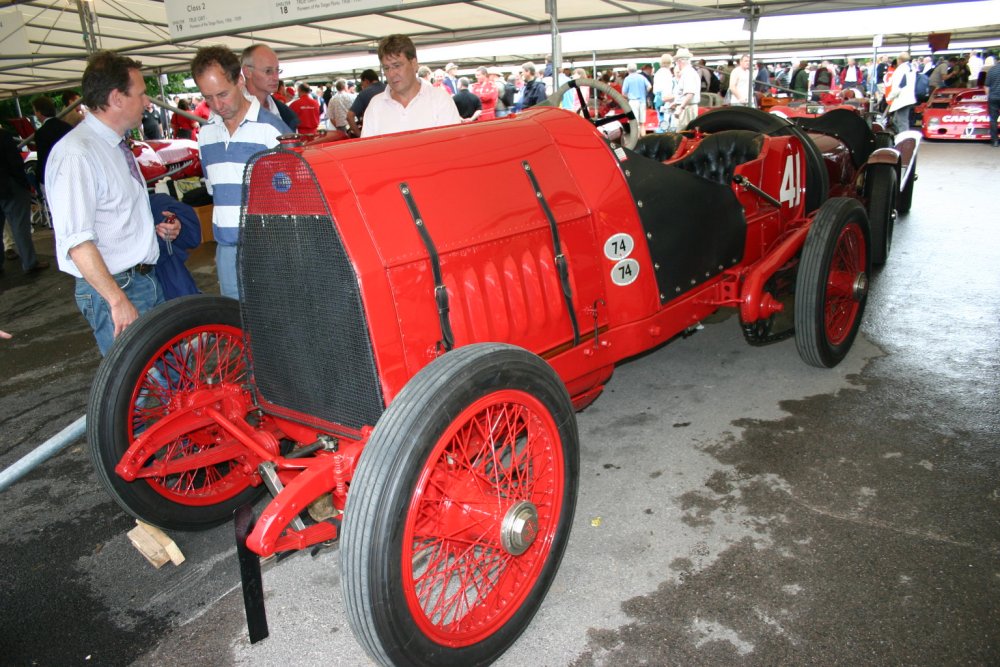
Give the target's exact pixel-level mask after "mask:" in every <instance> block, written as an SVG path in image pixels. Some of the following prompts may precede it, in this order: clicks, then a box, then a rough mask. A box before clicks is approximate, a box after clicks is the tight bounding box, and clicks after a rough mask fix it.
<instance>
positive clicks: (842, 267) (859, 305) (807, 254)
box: [795, 197, 871, 368]
mask: <svg viewBox="0 0 1000 667" xmlns="http://www.w3.org/2000/svg"><path fill="white" fill-rule="evenodd" d="M869 239H870V234H869V230H868V216H867V215H866V214H865V209H864V208H863V207H862V206H861V204H860V203H859V202H858V201H857V200H856V199H852V198H847V197H833V198H831V199H828V200H827V201H826V203H824V204H823V206H821V207H820V210H819V212H818V213H817V214H816V217H815V218H814V219H813V222H812V225H811V227H810V228H809V233H808V234H807V235H806V241H805V245H804V246H803V248H802V260H801V262H800V264H799V275H798V278H797V279H796V286H795V346H796V347H797V348H798V351H799V356H801V357H802V360H803V361H805V362H806V363H807V364H809V365H811V366H818V367H821V368H833V367H834V366H836V365H837V364H839V363H840V362H841V360H843V358H844V357H845V356H847V352H848V351H849V350H850V349H851V345H853V344H854V338H855V337H856V336H857V334H858V329H859V328H860V326H861V317H862V315H863V314H864V312H865V304H866V303H867V301H868V276H869V275H870V274H871V253H870V251H869V247H870V241H869Z"/></svg>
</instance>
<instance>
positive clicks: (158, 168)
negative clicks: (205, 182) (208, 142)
mask: <svg viewBox="0 0 1000 667" xmlns="http://www.w3.org/2000/svg"><path fill="white" fill-rule="evenodd" d="M131 145H132V154H133V155H135V159H136V162H138V163H139V170H140V171H141V172H142V176H143V178H145V179H146V183H147V184H148V185H149V186H150V187H152V186H153V185H154V184H155V183H156V182H157V181H159V180H160V179H163V178H172V179H174V180H179V179H182V178H191V177H197V178H200V177H201V176H202V172H201V154H200V153H199V152H198V142H197V141H193V140H191V139H165V140H159V139H151V140H149V141H132V142H131Z"/></svg>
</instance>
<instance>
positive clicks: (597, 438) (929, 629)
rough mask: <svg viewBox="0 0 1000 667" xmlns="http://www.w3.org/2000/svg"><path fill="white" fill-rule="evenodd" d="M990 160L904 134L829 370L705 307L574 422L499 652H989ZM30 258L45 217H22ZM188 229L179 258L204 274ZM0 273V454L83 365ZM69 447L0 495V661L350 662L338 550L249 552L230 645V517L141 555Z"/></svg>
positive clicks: (234, 576)
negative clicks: (852, 312)
mask: <svg viewBox="0 0 1000 667" xmlns="http://www.w3.org/2000/svg"><path fill="white" fill-rule="evenodd" d="M998 156H1000V152H998V151H997V150H996V149H994V148H991V147H989V146H988V145H985V144H983V145H972V144H962V143H948V142H943V143H942V142H924V144H923V145H922V146H921V150H920V161H919V168H918V173H919V181H918V182H917V184H916V189H915V193H914V199H913V208H912V212H911V213H910V214H909V215H907V216H904V217H901V218H900V220H899V221H898V222H897V225H896V228H895V236H894V241H893V248H892V254H891V256H890V259H889V262H888V264H887V265H886V266H885V268H884V269H882V270H881V271H878V272H876V273H875V274H874V276H873V281H872V290H871V296H870V299H869V303H868V308H867V310H866V313H865V320H864V322H863V325H862V330H861V336H859V338H858V340H857V342H856V343H855V345H854V347H853V349H852V350H851V352H850V353H849V355H848V357H847V358H846V360H845V361H844V362H843V363H841V364H840V365H839V366H837V367H836V368H834V369H832V370H820V369H816V368H811V367H808V366H806V365H805V364H803V363H802V362H801V361H800V360H799V358H798V355H797V354H796V352H795V344H794V342H793V341H791V340H786V341H783V342H779V343H775V344H773V345H770V346H768V347H764V348H757V349H755V348H751V347H749V346H747V345H746V343H745V342H744V340H743V337H742V335H741V333H740V329H739V324H738V321H737V319H736V318H735V317H728V318H727V317H717V318H715V319H713V320H712V321H706V322H704V323H703V325H704V326H703V328H702V329H700V330H698V331H696V332H695V333H694V334H693V335H691V336H689V337H687V338H678V339H675V340H673V341H672V342H670V343H668V344H666V345H664V346H662V347H660V348H659V349H657V350H655V351H652V352H650V353H648V354H645V355H643V356H642V358H640V359H635V360H631V361H628V362H626V363H624V364H622V365H620V366H619V367H618V368H617V370H616V372H615V375H614V377H613V378H612V380H611V381H610V383H609V384H608V387H607V389H606V391H605V393H604V394H603V395H602V396H601V397H600V398H599V399H598V400H597V401H596V402H595V403H594V404H593V405H591V406H590V407H588V408H587V409H586V410H584V411H583V412H581V413H580V414H578V416H577V417H578V421H579V427H580V436H581V437H580V441H581V447H582V450H581V470H580V487H579V500H578V503H577V510H576V517H575V521H574V524H573V528H572V535H571V538H570V541H569V546H568V549H567V551H566V555H565V557H564V559H563V563H562V566H561V568H560V570H559V573H558V575H557V577H556V579H555V583H554V584H553V586H552V588H551V589H550V591H549V593H548V595H547V597H546V598H545V601H544V603H543V604H542V606H541V609H540V611H539V613H538V614H537V616H536V617H535V618H534V620H533V621H532V623H531V624H530V625H529V626H528V628H527V630H526V631H525V633H524V634H523V635H522V636H521V638H520V639H519V640H518V641H517V642H516V643H515V644H514V646H513V647H512V648H511V649H510V650H509V651H508V652H507V653H506V654H505V655H504V656H503V657H502V658H501V659H500V661H499V662H498V663H497V664H500V665H509V666H514V665H518V666H521V665H553V666H554V665H580V666H586V665H615V666H618V665H722V664H741V665H744V664H745V665H775V664H804V663H814V664H873V663H874V664H882V663H903V664H923V665H943V664H996V663H997V662H1000V608H998V606H997V604H996V601H997V600H998V599H1000V519H998V518H1000V462H998V455H997V445H998V440H1000V416H998V412H1000V411H998V405H1000V355H998V353H1000V327H998V324H1000V300H998V299H997V296H996V295H997V293H998V292H1000V274H998V273H997V270H996V267H997V266H998V264H1000V218H998V216H997V214H996V210H995V208H996V207H995V203H994V202H995V198H994V197H992V196H991V193H992V192H993V191H994V189H995V187H996V183H997V182H998V178H1000V160H998V159H997V158H998ZM35 242H36V245H37V246H38V248H39V251H40V254H41V255H42V256H43V257H45V258H46V259H51V258H52V253H53V248H52V239H51V235H50V234H49V233H47V232H44V231H38V232H36V234H35ZM212 255H213V252H212V249H211V248H202V249H201V250H199V251H198V253H196V255H195V257H194V258H193V260H192V268H193V271H194V273H195V275H196V278H197V279H198V281H199V283H200V284H201V285H202V287H203V289H205V290H206V291H212V290H214V289H215V280H214V273H213V269H212V263H211V257H212ZM12 268H15V269H16V267H14V266H13V263H8V270H7V272H6V275H5V276H4V278H3V279H2V282H0V288H2V293H0V313H2V317H3V320H2V322H0V328H3V329H5V330H7V331H10V332H12V333H13V334H14V338H13V339H12V340H10V341H2V342H0V368H2V369H3V373H2V377H0V433H2V438H0V466H2V467H3V468H7V467H8V466H10V465H11V464H12V463H13V462H15V461H16V460H18V459H20V458H21V457H22V456H24V455H25V454H27V453H28V452H29V451H31V450H32V449H33V448H34V447H35V446H37V445H38V444H39V443H40V442H42V441H44V440H45V439H47V438H49V437H50V436H52V435H53V434H55V433H56V432H57V431H59V430H60V429H61V428H63V427H64V426H66V425H67V424H69V423H70V422H72V421H73V420H75V419H76V418H77V417H79V416H80V415H81V414H83V412H84V410H85V407H86V403H87V399H88V392H89V388H90V383H91V381H92V379H93V377H94V373H95V370H96V368H97V365H98V363H99V356H98V353H97V350H96V346H95V345H94V341H93V338H92V335H91V333H90V330H89V327H88V326H87V324H86V322H85V321H84V320H83V318H82V317H81V316H80V314H79V313H78V312H77V310H76V307H75V304H74V302H73V294H72V291H73V281H72V279H71V278H70V277H69V276H67V275H65V274H62V273H58V272H56V271H54V270H52V271H48V272H44V273H41V274H38V275H35V276H33V277H21V276H20V274H19V272H17V271H16V270H11V269H12ZM86 447H87V445H86V444H85V443H84V441H83V440H82V439H81V440H79V441H78V442H76V443H74V444H72V445H71V446H70V447H68V448H67V449H66V450H64V451H63V452H61V453H60V454H58V455H57V456H55V457H54V458H52V459H50V460H49V461H47V462H45V463H44V464H42V465H41V466H39V467H38V468H37V469H35V470H34V471H33V472H32V473H30V474H29V475H27V476H26V477H25V478H23V479H22V480H21V481H19V482H17V483H16V484H15V485H13V486H12V487H11V488H10V489H8V490H7V491H5V492H3V495H2V501H3V512H2V516H0V522H2V529H0V530H2V534H3V536H4V538H3V540H2V541H0V588H2V590H3V597H4V604H3V605H2V606H0V650H2V654H3V656H4V658H3V661H4V663H6V664H11V665H27V664H38V665H75V664H95V665H127V664H138V665H191V664H211V665H276V664H287V663H288V662H289V661H290V660H291V661H293V662H294V664H296V665H364V664H369V663H368V658H367V656H366V654H365V653H364V651H363V650H362V649H361V648H360V646H359V645H358V643H357V642H356V641H355V639H354V637H353V636H352V634H351V632H350V628H349V627H348V622H347V619H346V617H345V612H344V605H343V603H342V600H341V588H340V572H339V558H338V554H337V547H336V546H334V547H332V548H328V549H325V550H323V551H320V552H319V553H317V554H316V555H315V556H313V555H310V553H308V551H305V552H300V553H297V554H295V555H294V556H292V557H290V558H288V559H286V560H284V561H282V562H280V563H276V562H273V561H271V562H268V563H266V564H265V566H264V574H263V581H264V592H265V599H266V603H267V609H268V619H269V625H270V631H271V634H270V637H269V638H267V639H266V640H264V641H263V642H260V643H258V644H254V645H251V644H250V643H249V641H248V639H247V634H246V628H245V620H244V612H243V601H242V596H241V591H240V578H239V573H238V567H237V562H236V555H235V546H234V537H233V528H232V526H231V525H224V526H221V527H219V528H216V529H213V530H210V531H207V532H202V533H184V532H171V533H170V537H171V538H173V540H174V541H175V542H176V544H177V546H178V547H179V548H180V549H181V551H183V553H184V555H185V556H186V560H185V562H184V563H182V564H181V565H179V566H174V565H172V564H169V563H168V564H167V565H165V566H163V567H162V568H160V569H154V568H153V567H152V566H151V565H149V564H148V563H147V562H146V561H145V560H144V559H143V557H142V556H141V555H140V554H139V553H138V552H137V551H136V550H135V549H134V548H133V546H132V545H131V543H130V542H129V540H128V539H127V537H126V532H127V531H129V530H130V529H131V528H132V527H133V526H134V521H133V519H132V518H131V517H129V516H127V515H126V514H125V513H124V512H123V511H122V510H121V509H120V508H119V507H118V506H117V505H116V504H115V503H114V502H113V501H112V500H111V498H110V497H109V496H108V495H107V494H106V492H105V491H104V490H103V488H102V487H101V486H100V485H99V483H98V481H97V479H96V476H95V473H94V470H93V467H92V465H91V461H90V457H89V455H88V453H87V451H86Z"/></svg>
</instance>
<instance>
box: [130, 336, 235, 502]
mask: <svg viewBox="0 0 1000 667" xmlns="http://www.w3.org/2000/svg"><path fill="white" fill-rule="evenodd" d="M245 381H246V360H245V359H244V356H243V335H242V332H241V331H240V330H239V329H238V328H236V327H230V326H224V325H219V324H213V325H210V326H204V327H197V328H193V329H189V330H187V331H185V332H183V333H182V334H180V335H178V336H176V337H175V338H174V339H172V340H171V341H170V342H168V343H167V344H166V345H164V346H163V347H161V348H160V349H159V350H157V352H156V354H154V355H153V356H152V358H151V359H150V361H149V363H148V364H147V365H146V367H145V369H144V371H143V374H142V376H141V380H140V381H139V382H138V383H137V385H136V387H135V389H134V391H133V393H132V401H131V410H130V423H129V427H128V428H129V433H128V435H129V441H130V442H131V441H133V440H135V438H136V437H138V436H139V435H140V434H141V433H142V432H144V431H145V430H146V429H147V428H149V427H150V426H152V425H153V424H155V423H156V422H157V421H159V420H160V419H162V418H163V417H164V416H166V415H168V414H170V412H171V411H173V410H177V409H179V408H181V407H183V406H184V405H185V400H186V399H187V398H188V397H190V396H191V395H192V393H194V392H196V391H204V390H216V391H218V392H219V393H220V400H221V399H222V396H223V395H225V396H226V397H228V398H229V400H230V401H232V399H233V397H236V400H239V397H240V394H239V393H238V392H234V391H232V389H233V388H234V387H238V386H240V385H242V384H244V383H245ZM226 388H228V389H229V390H228V391H227V390H226ZM247 410H249V406H247ZM244 412H245V411H244ZM230 442H231V438H230V436H228V435H227V434H226V432H225V431H223V430H222V429H221V428H219V427H218V426H216V425H215V424H212V425H210V426H206V427H199V428H196V429H192V430H191V431H189V432H187V433H185V434H184V435H182V436H181V437H179V438H176V439H174V440H168V441H164V442H163V443H158V444H159V445H160V446H159V449H158V451H157V454H156V455H155V457H154V458H155V461H156V462H157V463H166V462H170V461H177V460H178V459H182V458H184V457H185V456H190V455H191V454H195V453H197V452H201V451H204V450H207V449H210V448H213V447H218V446H221V445H227V444H230ZM152 463H153V460H150V461H148V462H147V465H148V464H152ZM145 480H146V482H147V483H148V484H149V485H150V486H151V487H152V488H153V489H155V490H156V491H157V492H158V493H160V494H161V495H163V496H165V497H166V498H169V499H170V500H172V501H174V502H176V503H180V504H182V505H213V504H215V503H219V502H223V501H225V500H228V499H229V498H232V497H233V496H235V495H237V494H238V493H240V492H241V491H243V490H244V489H246V488H247V486H248V484H249V483H250V477H249V475H248V474H247V471H246V470H245V469H243V468H241V467H239V466H237V465H236V463H235V462H234V461H224V462H222V463H218V464H214V465H209V466H205V467H202V468H196V469H192V470H184V471H182V472H178V473H174V474H169V475H166V476H164V477H146V478H145Z"/></svg>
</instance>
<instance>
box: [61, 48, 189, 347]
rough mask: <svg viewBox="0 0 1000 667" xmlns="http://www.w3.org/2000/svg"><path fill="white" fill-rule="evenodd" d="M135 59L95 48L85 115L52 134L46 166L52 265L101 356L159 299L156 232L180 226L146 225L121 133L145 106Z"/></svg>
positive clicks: (169, 236)
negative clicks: (69, 287)
mask: <svg viewBox="0 0 1000 667" xmlns="http://www.w3.org/2000/svg"><path fill="white" fill-rule="evenodd" d="M140 68H141V64H140V63H139V62H138V61H136V60H132V59H131V58H126V57H124V56H122V55H119V54H117V53H112V52H110V51H98V52H97V53H95V54H94V55H92V56H91V57H90V58H88V60H87V67H86V69H85V70H84V72H83V100H84V102H85V103H86V104H87V108H88V109H89V113H87V115H86V116H84V118H83V120H82V121H81V122H80V123H79V124H78V125H77V126H76V127H75V128H73V130H71V131H70V132H69V133H67V134H66V136H64V137H63V138H62V139H60V140H59V143H57V144H56V145H55V146H54V147H53V148H52V152H51V153H50V154H49V160H48V164H47V165H46V167H45V191H46V193H47V194H48V200H49V207H50V209H51V210H52V226H53V228H54V230H55V237H56V259H57V260H58V261H59V268H60V269H61V270H62V271H64V272H66V273H68V274H70V275H72V276H74V277H75V278H76V288H75V296H76V303H77V307H78V308H79V309H80V312H81V313H83V316H84V317H86V318H87V322H88V323H89V324H90V327H91V329H93V330H94V338H96V339H97V346H98V348H100V350H101V354H106V353H107V351H108V350H109V349H110V348H111V344H112V343H113V342H114V339H115V338H116V337H117V336H118V334H120V333H121V332H122V331H124V330H125V327H127V326H129V325H130V324H131V323H132V322H134V321H135V320H136V319H138V317H139V315H140V314H142V313H144V312H146V311H147V310H150V309H151V308H153V306H155V305H156V304H158V303H162V302H163V288H162V287H161V286H160V282H159V280H157V278H156V273H155V270H154V268H153V266H154V265H155V264H156V260H157V259H158V258H159V256H160V251H159V247H158V245H157V242H156V237H157V235H159V236H160V237H162V238H164V239H166V240H171V241H172V240H174V239H175V238H177V234H179V233H180V223H179V222H175V223H170V224H167V223H161V224H160V225H157V226H155V227H154V225H153V214H152V211H151V210H150V208H149V197H148V196H147V195H146V183H145V182H144V181H143V179H142V176H141V175H140V174H139V167H138V165H137V164H136V162H135V157H134V156H133V155H132V151H131V149H130V148H129V146H128V144H127V143H126V142H125V141H124V140H123V139H122V135H124V134H125V133H126V132H128V131H130V130H132V129H134V128H136V127H138V126H139V123H140V122H141V121H142V111H143V109H144V108H145V106H146V101H147V97H146V83H145V81H143V80H142V74H141V72H140Z"/></svg>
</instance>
